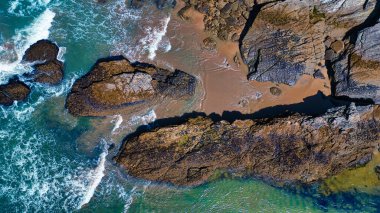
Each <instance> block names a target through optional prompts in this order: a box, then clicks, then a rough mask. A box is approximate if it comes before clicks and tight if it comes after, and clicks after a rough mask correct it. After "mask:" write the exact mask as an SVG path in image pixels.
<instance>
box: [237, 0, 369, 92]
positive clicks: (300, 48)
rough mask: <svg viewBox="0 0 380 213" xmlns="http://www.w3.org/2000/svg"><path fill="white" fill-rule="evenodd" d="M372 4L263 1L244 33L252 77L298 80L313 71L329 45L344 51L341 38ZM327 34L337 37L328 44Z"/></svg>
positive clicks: (243, 46) (320, 65) (243, 48)
mask: <svg viewBox="0 0 380 213" xmlns="http://www.w3.org/2000/svg"><path fill="white" fill-rule="evenodd" d="M374 6H375V1H365V0H361V1H354V0H349V1H311V0H310V1H299V0H286V1H275V2H273V3H267V4H264V5H262V6H261V8H260V9H259V10H257V11H254V12H256V14H254V18H253V19H254V20H252V21H253V23H252V26H250V28H249V29H248V31H247V33H246V34H244V35H243V37H242V38H241V53H242V57H243V59H244V61H245V63H246V64H248V66H249V75H248V78H249V79H250V80H256V81H271V82H276V83H284V84H288V85H294V84H295V83H296V82H297V80H298V79H299V77H300V76H301V75H303V74H309V75H313V74H314V73H315V72H317V71H318V70H320V69H323V68H324V65H325V51H326V49H325V46H327V48H329V47H330V45H331V48H332V49H335V50H336V51H341V50H342V49H343V47H344V46H342V44H343V43H342V42H341V41H340V39H343V37H344V36H345V33H346V32H347V31H349V30H350V29H351V28H353V27H354V26H356V25H358V24H360V23H362V22H363V21H365V20H366V18H367V17H368V16H369V14H370V13H371V12H372V11H373V9H374ZM258 7H260V6H258ZM327 37H329V38H330V39H333V41H332V42H330V43H329V44H327V42H325V40H326V39H325V38H327ZM334 41H335V42H334ZM337 49H338V50H337ZM339 49H340V50H339Z"/></svg>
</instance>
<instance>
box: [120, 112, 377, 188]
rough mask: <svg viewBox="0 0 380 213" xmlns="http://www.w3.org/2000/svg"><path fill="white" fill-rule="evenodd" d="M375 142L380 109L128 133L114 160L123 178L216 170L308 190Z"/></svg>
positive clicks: (173, 179) (183, 178) (166, 178)
mask: <svg viewBox="0 0 380 213" xmlns="http://www.w3.org/2000/svg"><path fill="white" fill-rule="evenodd" d="M379 136H380V108H379V106H355V105H354V104H352V105H351V106H347V107H340V108H334V109H332V110H330V111H329V112H327V113H326V114H324V115H321V116H317V117H308V116H300V115H294V116H291V117H287V118H276V119H271V120H244V121H242V120H237V121H235V122H233V123H229V122H227V121H220V122H213V121H212V120H211V119H209V118H207V117H199V118H196V119H191V120H188V121H187V122H185V123H182V124H179V125H178V124H177V125H171V126H164V127H161V128H157V129H154V130H147V132H139V133H137V134H132V135H131V136H129V137H127V139H126V140H125V141H124V144H123V146H122V147H121V149H120V151H119V153H118V155H117V156H116V157H115V160H116V162H117V163H118V164H119V165H120V166H121V167H122V168H124V169H125V170H126V171H127V173H128V174H129V175H132V176H135V177H138V178H143V179H146V180H151V181H158V182H166V183H172V184H175V185H185V186H189V185H190V186H191V185H198V184H202V183H204V182H205V181H207V180H209V179H210V178H213V177H215V175H216V174H218V173H220V172H230V173H234V174H237V175H243V176H253V177H259V178H263V179H264V180H267V181H274V182H276V183H278V184H287V183H306V184H309V183H314V182H316V181H319V180H321V179H324V178H327V177H329V176H332V175H334V174H337V173H339V172H341V171H343V170H345V169H348V168H354V167H356V166H360V165H363V164H366V163H367V162H368V161H369V160H371V158H372V154H373V152H374V151H375V150H376V149H377V147H378V145H379V139H380V138H379Z"/></svg>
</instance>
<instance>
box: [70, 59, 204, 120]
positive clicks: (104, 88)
mask: <svg viewBox="0 0 380 213" xmlns="http://www.w3.org/2000/svg"><path fill="white" fill-rule="evenodd" d="M196 85H197V81H196V78H195V77H193V76H191V75H189V74H187V73H185V72H182V71H179V70H176V71H175V72H170V71H169V70H165V69H161V68H157V67H155V66H153V65H149V64H140V63H135V64H132V63H130V62H129V61H128V60H127V59H125V58H121V57H119V58H117V59H106V60H100V61H98V62H97V63H96V64H95V65H94V67H93V68H92V70H91V71H90V72H89V73H88V74H87V75H85V76H83V77H82V78H80V79H78V80H77V81H76V82H75V83H74V85H73V87H72V90H71V92H70V94H69V96H68V98H67V102H66V107H67V108H68V110H69V112H70V113H71V114H73V115H76V116H104V115H112V114H116V113H118V112H121V111H124V110H133V109H134V108H136V107H137V108H141V107H143V106H147V105H149V106H152V105H153V104H155V103H158V102H159V101H163V100H167V101H168V100H180V99H188V98H191V97H192V96H193V95H194V93H195V89H196Z"/></svg>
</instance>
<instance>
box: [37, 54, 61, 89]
mask: <svg viewBox="0 0 380 213" xmlns="http://www.w3.org/2000/svg"><path fill="white" fill-rule="evenodd" d="M34 69H35V71H34V72H33V74H32V75H33V78H34V81H35V82H39V83H45V84H59V83H60V82H61V81H62V78H63V63H62V62H61V61H58V60H54V61H49V62H46V63H44V64H37V65H35V66H34Z"/></svg>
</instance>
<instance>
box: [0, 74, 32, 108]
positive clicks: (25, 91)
mask: <svg viewBox="0 0 380 213" xmlns="http://www.w3.org/2000/svg"><path fill="white" fill-rule="evenodd" d="M29 94H30V88H29V87H28V86H27V85H26V84H25V83H23V82H21V81H19V80H18V79H11V80H9V82H8V83H7V84H5V85H0V105H5V106H10V105H12V104H13V103H14V102H15V101H23V100H25V99H26V98H27V97H28V96H29Z"/></svg>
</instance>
